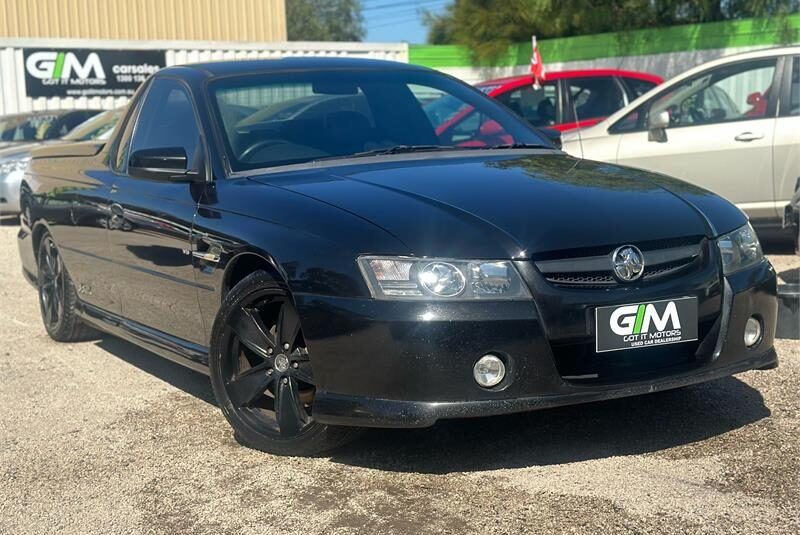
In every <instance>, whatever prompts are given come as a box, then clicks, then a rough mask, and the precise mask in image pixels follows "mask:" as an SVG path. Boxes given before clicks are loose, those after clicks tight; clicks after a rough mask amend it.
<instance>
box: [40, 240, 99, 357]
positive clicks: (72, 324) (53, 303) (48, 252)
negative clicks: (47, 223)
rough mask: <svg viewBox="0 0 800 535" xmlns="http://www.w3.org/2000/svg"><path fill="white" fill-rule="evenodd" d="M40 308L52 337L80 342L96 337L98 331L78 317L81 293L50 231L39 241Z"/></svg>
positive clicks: (58, 339) (61, 340)
mask: <svg viewBox="0 0 800 535" xmlns="http://www.w3.org/2000/svg"><path fill="white" fill-rule="evenodd" d="M37 266H38V271H39V277H38V280H37V286H38V288H39V309H40V311H41V313H42V322H43V323H44V328H45V330H47V334H49V335H50V338H52V339H53V340H56V341H57V342H79V341H82V340H89V339H91V338H96V337H97V332H96V331H94V330H93V329H92V328H91V327H89V326H88V325H85V324H84V323H82V322H81V320H80V318H78V313H77V307H78V294H77V292H76V291H75V286H74V285H73V284H72V281H71V280H70V278H69V274H68V273H67V270H66V268H65V267H64V261H63V260H62V258H61V254H60V253H59V251H58V247H57V246H56V243H55V241H53V237H52V236H50V234H45V235H44V236H43V237H42V239H41V241H40V242H39V252H38V256H37Z"/></svg>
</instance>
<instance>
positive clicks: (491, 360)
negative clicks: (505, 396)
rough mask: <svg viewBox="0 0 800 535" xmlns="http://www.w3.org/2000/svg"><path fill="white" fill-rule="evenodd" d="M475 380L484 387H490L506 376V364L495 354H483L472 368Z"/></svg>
mask: <svg viewBox="0 0 800 535" xmlns="http://www.w3.org/2000/svg"><path fill="white" fill-rule="evenodd" d="M472 375H473V376H474V377H475V382H477V383H478V384H479V385H481V386H482V387H484V388H491V387H493V386H496V385H498V384H500V381H502V380H503V377H505V376H506V365H505V364H503V361H502V360H500V358H499V357H496V356H495V355H484V356H482V357H481V358H480V359H478V362H476V363H475V366H474V367H473V368H472Z"/></svg>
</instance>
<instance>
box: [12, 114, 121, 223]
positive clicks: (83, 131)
mask: <svg viewBox="0 0 800 535" xmlns="http://www.w3.org/2000/svg"><path fill="white" fill-rule="evenodd" d="M94 113H96V112H91V115H94ZM120 114H121V111H119V110H111V111H106V112H102V113H99V114H97V115H94V116H93V117H91V118H90V119H89V120H85V121H83V122H81V123H80V124H78V126H76V127H74V128H73V129H72V130H70V131H69V133H67V134H66V135H63V136H61V137H58V138H54V139H42V140H38V141H36V140H33V141H28V142H19V143H10V144H8V145H6V146H5V147H4V148H0V216H9V215H17V214H18V213H19V211H20V206H19V195H20V192H19V187H20V184H21V182H22V176H23V174H24V173H25V168H26V167H27V165H28V162H29V161H30V159H31V150H33V149H34V148H36V147H39V146H41V145H42V144H45V143H59V142H62V141H88V140H91V139H107V138H108V136H109V135H110V134H111V131H112V130H113V129H114V126H115V125H116V124H117V121H118V120H119V116H120Z"/></svg>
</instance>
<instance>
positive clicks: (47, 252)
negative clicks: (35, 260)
mask: <svg viewBox="0 0 800 535" xmlns="http://www.w3.org/2000/svg"><path fill="white" fill-rule="evenodd" d="M64 286H65V284H64V266H63V264H62V263H61V256H60V255H59V254H58V249H57V248H56V244H55V243H54V242H53V238H51V237H50V236H45V237H44V239H43V240H42V244H41V247H40V249H39V305H40V307H41V311H42V320H43V321H44V325H45V328H47V330H48V332H49V331H51V330H57V329H58V325H59V323H60V322H61V319H62V317H63V315H64V301H65V299H64V297H65V296H64Z"/></svg>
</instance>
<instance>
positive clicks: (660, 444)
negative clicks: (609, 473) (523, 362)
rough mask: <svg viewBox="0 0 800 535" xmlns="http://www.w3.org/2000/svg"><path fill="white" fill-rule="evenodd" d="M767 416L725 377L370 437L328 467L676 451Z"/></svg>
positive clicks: (480, 464)
mask: <svg viewBox="0 0 800 535" xmlns="http://www.w3.org/2000/svg"><path fill="white" fill-rule="evenodd" d="M769 414H770V411H769V409H768V408H767V407H766V406H765V405H764V400H763V398H762V397H761V394H760V393H759V392H758V391H757V390H755V389H753V388H751V387H750V386H749V385H747V384H746V383H744V382H742V381H740V380H738V379H736V378H734V377H728V378H725V379H720V380H718V381H713V382H711V383H706V384H703V385H697V386H692V387H686V388H683V389H679V390H673V391H668V392H661V393H657V394H651V395H647V396H639V397H633V398H625V399H618V400H611V401H604V402H599V403H591V404H585V405H575V406H571V407H562V408H557V409H548V410H542V411H536V412H529V413H523V414H518V415H509V416H501V417H493V418H480V419H472V420H452V421H443V422H440V423H439V424H437V425H436V426H435V427H433V428H430V429H415V430H389V429H385V430H384V429H380V430H378V429H376V430H371V431H368V432H367V433H366V434H365V435H364V437H363V438H362V439H361V440H360V441H358V442H356V443H354V444H352V445H349V446H347V447H346V448H345V449H342V450H339V451H338V452H336V453H335V454H334V455H333V460H334V461H335V462H340V463H344V464H350V465H357V466H364V467H370V468H375V469H381V470H390V471H400V472H426V473H448V472H461V471H480V470H491V469H500V468H517V467H527V466H544V465H552V464H563V463H572V462H581V461H586V460H591V459H600V458H605V457H612V456H620V455H635V454H642V453H649V452H655V451H660V450H663V449H666V448H672V447H675V446H681V445H684V444H689V443H693V442H697V441H701V440H705V439H708V438H711V437H714V436H717V435H721V434H723V433H727V432H729V431H732V430H734V429H737V428H740V427H742V426H745V425H747V424H751V423H753V422H756V421H758V420H761V419H762V418H766V417H768V416H769ZM433 452H436V453H437V454H432V453H433Z"/></svg>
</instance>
